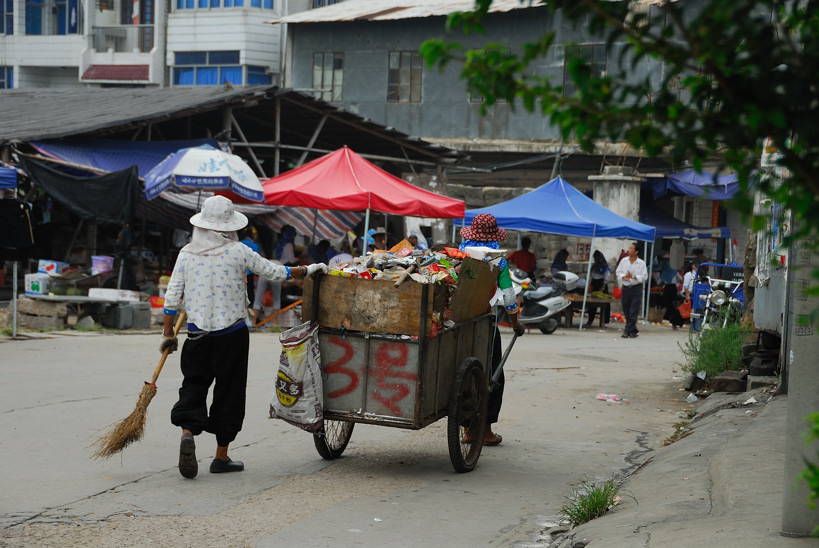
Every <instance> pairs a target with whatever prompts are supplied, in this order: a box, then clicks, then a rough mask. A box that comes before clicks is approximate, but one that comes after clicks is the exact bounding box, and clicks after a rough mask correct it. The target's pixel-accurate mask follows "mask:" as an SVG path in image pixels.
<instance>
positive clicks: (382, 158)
mask: <svg viewBox="0 0 819 548" xmlns="http://www.w3.org/2000/svg"><path fill="white" fill-rule="evenodd" d="M233 145H234V146H244V147H258V148H272V149H276V150H278V149H283V148H284V149H287V150H304V151H307V152H316V153H318V154H329V153H330V152H335V150H331V149H324V148H308V147H302V146H298V145H285V144H283V143H276V142H269V143H259V142H253V143H234V144H233ZM356 154H358V155H359V156H362V157H364V158H367V159H368V160H380V161H383V162H395V163H397V164H410V165H416V166H426V167H437V166H438V162H430V161H428V160H408V159H407V158H399V157H397V156H382V155H380V154H360V153H358V152H356Z"/></svg>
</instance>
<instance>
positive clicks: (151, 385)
mask: <svg viewBox="0 0 819 548" xmlns="http://www.w3.org/2000/svg"><path fill="white" fill-rule="evenodd" d="M184 322H185V312H184V311H183V312H181V313H180V314H179V318H178V319H177V320H176V325H175V326H174V328H173V335H174V337H176V336H177V335H179V330H180V328H181V327H182V324H183V323H184ZM168 354H170V348H166V349H165V350H164V351H163V352H162V358H160V360H159V365H157V366H156V370H155V371H154V376H153V377H152V378H151V382H146V383H145V385H144V386H143V387H142V393H140V395H139V399H137V403H136V407H135V408H134V410H133V411H132V412H131V414H130V415H128V416H127V417H125V418H124V419H122V420H121V421H119V422H118V423H116V424H114V425H113V427H112V428H111V430H110V431H109V432H108V433H107V434H105V435H104V436H102V437H100V438H99V439H98V440H97V441H95V442H94V443H93V444H92V446H97V450H96V451H95V452H94V454H93V455H91V458H93V459H100V458H108V457H112V456H114V455H116V454H117V453H119V452H120V451H122V450H123V449H125V448H126V447H128V446H129V445H131V444H132V443H134V442H135V441H139V440H141V439H142V435H143V434H144V432H145V416H146V414H147V412H148V405H149V404H150V403H151V400H152V399H154V396H155V395H156V379H158V378H159V374H160V373H161V372H162V366H164V365H165V360H166V359H167V358H168Z"/></svg>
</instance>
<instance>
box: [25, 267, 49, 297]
mask: <svg viewBox="0 0 819 548" xmlns="http://www.w3.org/2000/svg"><path fill="white" fill-rule="evenodd" d="M25 283H26V293H27V294H28V295H48V294H49V293H50V292H51V278H50V277H49V275H48V274H41V273H39V272H38V273H37V274H26V282H25Z"/></svg>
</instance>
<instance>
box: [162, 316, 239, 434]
mask: <svg viewBox="0 0 819 548" xmlns="http://www.w3.org/2000/svg"><path fill="white" fill-rule="evenodd" d="M249 346H250V335H249V333H248V330H247V327H246V326H242V327H241V328H240V329H237V330H236V331H233V332H231V333H228V334H226V335H219V336H206V337H200V338H198V339H187V340H186V341H185V344H184V345H183V347H182V359H181V362H182V363H181V366H182V375H183V377H184V378H183V380H182V387H181V388H180V389H179V401H177V402H176V404H175V405H174V406H173V409H172V410H171V423H173V424H174V425H176V426H179V427H180V428H184V429H186V430H190V431H191V432H192V433H193V435H194V436H198V435H199V434H201V433H202V432H203V431H204V432H210V433H211V434H214V435H215V436H216V443H217V445H219V446H220V447H224V446H226V445H228V444H229V443H230V442H232V441H233V440H234V439H236V435H237V434H238V433H239V431H240V430H241V429H242V423H243V422H244V418H245V401H246V397H247V355H248V349H249ZM214 381H215V384H214ZM211 384H214V387H213V401H212V402H211V405H210V411H208V409H207V398H208V390H209V389H210V385H211Z"/></svg>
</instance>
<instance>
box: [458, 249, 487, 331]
mask: <svg viewBox="0 0 819 548" xmlns="http://www.w3.org/2000/svg"><path fill="white" fill-rule="evenodd" d="M497 280H498V268H497V267H496V266H493V265H492V264H490V263H487V262H485V261H479V260H477V259H472V258H470V257H467V258H466V259H464V262H463V263H462V264H461V273H460V276H459V277H458V285H457V286H456V287H455V292H454V293H453V295H452V300H451V302H450V309H451V317H450V319H451V320H452V321H453V322H455V323H460V322H463V321H466V320H471V319H472V318H477V317H478V316H480V315H481V314H485V313H486V312H487V311H488V310H489V301H490V300H491V299H492V295H494V294H495V286H496V285H497Z"/></svg>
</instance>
